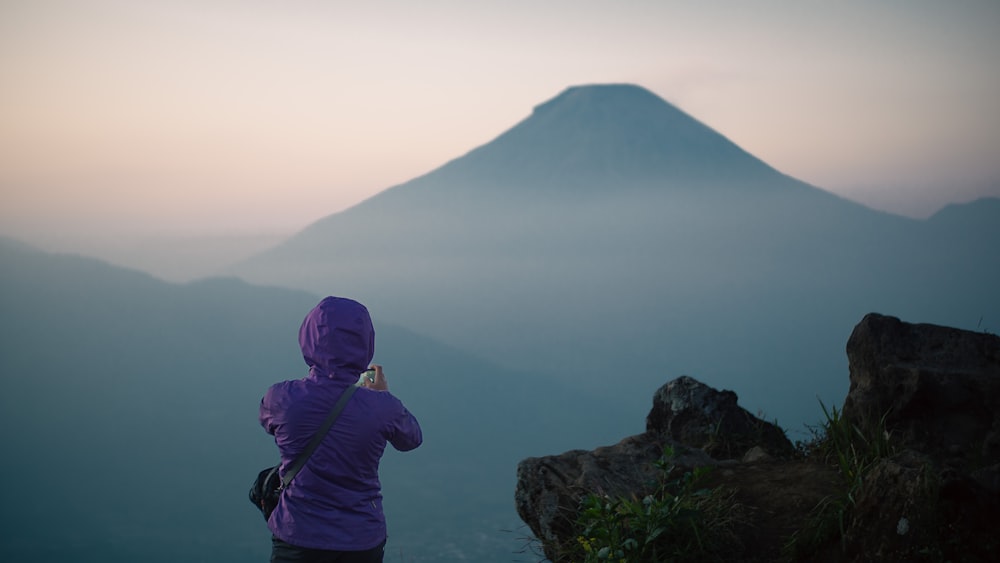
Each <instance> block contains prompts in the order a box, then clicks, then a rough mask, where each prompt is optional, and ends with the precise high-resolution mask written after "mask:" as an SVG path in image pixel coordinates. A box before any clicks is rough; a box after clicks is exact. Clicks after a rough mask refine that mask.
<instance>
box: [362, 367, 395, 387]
mask: <svg viewBox="0 0 1000 563" xmlns="http://www.w3.org/2000/svg"><path fill="white" fill-rule="evenodd" d="M368 369H373V370H375V381H369V380H368V379H365V381H364V386H365V387H367V388H368V389H373V390H375V391H388V390H389V382H387V381H386V380H385V374H384V373H382V366H380V365H378V364H374V365H372V366H370V367H369V368H368Z"/></svg>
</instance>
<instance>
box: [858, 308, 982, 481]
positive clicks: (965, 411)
mask: <svg viewBox="0 0 1000 563" xmlns="http://www.w3.org/2000/svg"><path fill="white" fill-rule="evenodd" d="M847 358H848V362H849V365H850V378H851V387H850V391H849V392H848V394H847V399H846V400H845V401H844V409H843V416H844V419H845V420H846V421H848V422H850V423H851V424H854V425H855V426H857V427H858V428H861V429H871V428H875V427H877V426H878V425H879V421H880V420H881V419H882V418H883V417H884V424H885V429H886V430H887V431H889V432H890V433H891V435H892V436H893V437H894V439H895V440H896V442H897V444H898V445H899V447H906V448H910V449H914V450H916V451H919V452H921V453H924V454H927V455H929V456H930V457H931V458H933V459H934V460H936V461H937V462H939V463H943V462H944V460H948V459H950V460H956V459H962V458H964V459H967V460H977V461H976V463H978V464H979V465H990V464H995V463H998V462H1000V441H998V428H1000V410H998V408H997V407H998V405H1000V337H997V336H996V335H992V334H985V333H978V332H970V331H965V330H959V329H955V328H948V327H942V326H936V325H929V324H909V323H904V322H902V321H900V320H899V319H897V318H894V317H887V316H882V315H878V314H874V313H872V314H869V315H866V316H865V317H864V319H862V320H861V322H860V323H858V325H857V326H856V327H855V328H854V331H853V332H852V333H851V337H850V339H849V340H848V342H847ZM984 462H986V463H984Z"/></svg>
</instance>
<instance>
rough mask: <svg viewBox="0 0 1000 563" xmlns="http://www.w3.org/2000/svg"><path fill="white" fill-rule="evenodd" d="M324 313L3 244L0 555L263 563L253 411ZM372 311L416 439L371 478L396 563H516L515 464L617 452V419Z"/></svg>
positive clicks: (300, 300) (296, 360) (282, 298)
mask: <svg viewBox="0 0 1000 563" xmlns="http://www.w3.org/2000/svg"><path fill="white" fill-rule="evenodd" d="M317 301H318V297H317V296H316V295H313V294H309V293H305V292H301V291H292V290H285V289H280V288H262V287H254V286H251V285H248V284H246V283H244V282H241V281H239V280H235V279H211V280H205V281H201V282H197V283H192V284H186V285H177V284H170V283H165V282H162V281H159V280H157V279H154V278H152V277H150V276H148V275H145V274H141V273H138V272H134V271H129V270H123V269H120V268H116V267H113V266H110V265H108V264H106V263H103V262H99V261H97V260H93V259H88V258H82V257H78V256H69V255H52V254H47V253H43V252H39V251H37V250H34V249H32V248H30V247H28V246H26V245H23V244H20V243H17V242H16V241H10V240H7V239H0V425H2V427H3V428H6V429H8V433H7V438H8V439H7V442H6V447H7V449H8V451H9V452H10V456H9V459H11V460H15V461H16V463H6V464H3V465H2V466H0V480H2V481H3V482H5V483H12V484H19V485H17V486H12V487H10V488H9V490H8V498H7V500H8V502H9V503H10V505H11V506H13V507H17V509H12V510H7V511H4V514H3V516H0V543H2V544H3V546H4V551H5V556H6V558H7V559H8V560H11V561H34V562H57V561H59V562H62V561H68V560H72V561H80V562H89V561H93V562H97V561H100V562H102V563H126V562H128V563H131V562H134V561H148V562H154V563H159V562H163V563H166V562H170V563H174V562H177V561H212V562H213V563H229V562H233V563H235V562H244V561H253V560H258V561H263V560H266V558H267V554H268V550H269V545H270V542H269V535H268V532H267V530H266V528H265V526H264V523H263V521H262V520H261V518H260V515H259V513H257V512H255V511H254V509H253V507H251V506H250V504H249V502H248V501H247V499H246V494H247V490H248V488H249V484H250V480H251V479H252V478H253V477H254V475H255V472H256V471H257V470H258V469H260V468H262V467H264V466H266V465H268V464H271V463H273V462H274V460H276V458H277V451H276V449H275V447H274V444H273V441H272V439H271V438H270V437H269V436H267V435H266V434H265V433H264V432H263V430H262V429H261V428H260V426H259V424H258V422H257V407H258V405H259V401H260V397H261V396H262V395H263V393H264V391H265V390H266V388H267V387H268V386H269V385H270V384H271V383H273V382H275V381H278V380H281V379H291V378H296V377H302V376H304V375H305V373H306V367H305V364H304V362H303V361H302V358H301V354H300V352H299V350H298V344H297V334H298V326H299V323H301V320H302V317H303V316H304V315H305V313H306V312H307V311H308V310H309V309H310V308H311V307H312V306H313V305H315V303H316V302H317ZM373 314H374V315H375V316H376V319H375V323H376V330H377V356H376V358H377V360H378V361H379V362H381V363H383V364H385V366H386V370H387V374H388V376H389V378H390V385H391V388H392V390H393V392H395V393H396V394H397V395H398V396H400V397H401V398H402V399H403V400H404V401H405V402H406V404H407V405H408V406H409V408H410V409H411V410H412V411H413V412H414V413H415V414H416V415H417V416H418V418H419V420H420V421H421V423H422V425H423V427H424V431H425V435H426V441H425V444H424V445H423V446H422V447H421V448H419V449H418V450H416V451H414V452H410V453H407V454H399V455H393V454H392V453H390V454H389V455H387V458H386V460H385V462H384V464H383V471H382V476H383V484H384V486H385V495H386V503H385V504H386V507H387V512H388V516H389V519H390V522H389V526H390V533H391V539H390V546H391V548H392V549H394V550H398V551H399V552H403V553H405V554H406V559H407V561H428V562H430V561H458V560H475V561H497V562H500V561H504V562H506V561H510V560H511V559H512V553H513V552H514V551H515V550H517V549H519V548H521V547H522V546H523V543H524V540H523V537H524V536H526V535H528V532H526V531H523V530H522V531H518V526H519V525H520V522H519V520H518V519H517V516H516V514H515V512H514V507H513V503H512V500H511V495H512V491H513V487H514V480H515V476H514V468H515V466H516V463H517V461H519V460H520V459H521V458H523V457H526V456H529V455H539V454H540V453H544V452H546V451H551V450H552V449H553V448H563V447H594V446H597V445H601V444H602V443H604V442H605V441H607V440H613V439H617V438H616V436H615V435H616V434H617V435H621V433H622V430H623V429H622V428H621V425H618V428H615V426H614V425H608V426H606V427H605V426H602V421H601V420H599V419H595V418H594V417H592V416H591V414H590V413H592V412H594V410H595V409H596V408H598V407H600V408H603V409H606V412H608V413H609V414H610V415H611V416H615V414H616V413H617V411H616V410H615V409H614V406H610V407H608V406H606V405H605V406H601V405H599V404H598V403H596V402H589V403H588V402H587V401H588V399H587V398H586V397H585V396H581V395H579V394H577V393H575V392H574V391H573V390H572V389H571V388H568V387H567V386H565V385H564V384H562V383H559V382H556V381H554V380H552V379H550V378H549V377H547V376H546V374H543V373H531V372H530V371H515V370H509V369H501V368H498V367H497V366H495V365H491V364H489V363H487V362H484V361H481V360H478V359H476V358H474V357H472V356H470V355H468V354H465V353H462V352H460V351H458V350H455V349H453V348H449V347H447V346H444V345H441V344H439V343H437V342H434V341H433V340H430V339H428V338H425V337H422V336H419V335H417V334H414V333H412V332H410V331H408V330H404V329H402V328H398V327H395V326H393V325H391V324H388V323H383V322H380V320H379V318H378V310H377V309H373ZM552 397H560V400H559V401H552V399H551V398H552ZM631 423H634V422H630V424H631ZM639 430H641V428H635V429H625V431H626V432H637V431H639ZM504 530H512V531H509V532H508V531H504Z"/></svg>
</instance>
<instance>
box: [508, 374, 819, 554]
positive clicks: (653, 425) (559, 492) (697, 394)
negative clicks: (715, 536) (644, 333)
mask: <svg viewBox="0 0 1000 563" xmlns="http://www.w3.org/2000/svg"><path fill="white" fill-rule="evenodd" d="M736 399H737V397H736V394H735V393H733V392H732V391H717V390H715V389H712V388H711V387H709V386H707V385H705V384H703V383H701V382H699V381H697V380H695V379H693V378H691V377H686V376H685V377H680V378H678V379H675V380H673V381H671V382H669V383H667V384H666V385H663V386H662V387H661V388H660V389H659V390H657V391H656V393H655V394H654V396H653V408H652V409H651V410H650V412H649V415H648V416H647V417H646V432H644V433H643V434H639V435H637V436H631V437H628V438H625V439H624V440H622V441H621V442H619V443H618V444H615V445H613V446H608V447H604V448H598V449H596V450H593V451H585V450H573V451H569V452H566V453H563V454H561V455H555V456H546V457H541V458H529V459H525V460H524V461H522V462H521V463H520V464H519V465H518V468H517V490H516V493H515V502H516V505H517V511H518V514H519V515H520V516H521V519H523V520H524V521H525V522H527V523H528V525H529V527H530V528H531V530H532V532H534V534H535V536H536V537H537V538H539V539H540V540H542V543H543V546H544V550H545V554H546V557H548V558H549V559H552V560H559V559H560V557H561V555H562V554H563V553H566V552H567V551H568V550H570V549H571V548H572V547H573V546H574V544H575V543H576V535H575V534H576V531H575V520H576V509H577V506H578V505H579V503H580V501H581V499H583V497H584V496H586V495H587V494H588V493H597V494H601V495H607V496H609V497H612V498H614V497H622V496H635V497H638V498H641V497H644V496H645V495H647V494H649V493H651V492H653V491H654V490H655V489H656V487H657V485H658V477H659V476H660V470H659V469H658V468H657V467H656V465H655V463H656V462H657V461H658V460H659V459H660V458H661V457H662V456H663V452H664V448H670V449H671V450H672V451H673V453H674V456H673V457H672V458H671V463H672V464H673V466H674V467H675V471H677V472H685V471H691V470H693V469H694V468H696V467H706V466H716V465H720V464H726V463H727V460H729V461H728V463H729V465H732V464H733V463H735V461H732V460H730V458H733V457H742V456H744V455H745V454H748V453H750V455H752V456H755V457H758V458H760V457H763V458H771V457H773V456H784V455H788V454H789V453H791V452H792V450H793V447H792V444H791V442H789V441H788V439H787V438H786V437H785V435H784V432H782V431H781V429H780V428H778V427H777V426H775V425H773V424H771V423H769V422H766V421H763V420H760V419H758V418H756V417H754V416H753V415H752V414H750V413H749V412H748V411H746V410H745V409H743V408H742V407H739V406H738V405H737V404H736ZM710 453H711V454H715V457H713V456H712V455H710ZM816 500H818V499H816Z"/></svg>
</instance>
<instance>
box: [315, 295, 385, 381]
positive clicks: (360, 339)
mask: <svg viewBox="0 0 1000 563" xmlns="http://www.w3.org/2000/svg"><path fill="white" fill-rule="evenodd" d="M299 346H301V347H302V358H303V359H305V361H306V364H308V365H309V375H310V376H313V377H317V378H322V377H328V378H332V379H336V380H339V381H345V382H349V383H354V382H356V381H357V379H358V375H359V374H360V373H361V372H362V371H364V370H365V369H367V368H368V366H369V365H370V364H371V361H372V357H374V355H375V329H374V327H372V319H371V316H369V314H368V309H367V308H365V306H364V305H362V304H361V303H358V302H357V301H354V300H352V299H347V298H344V297H327V298H325V299H323V300H322V301H320V302H319V305H316V307H314V308H313V310H312V311H309V314H307V315H306V318H305V320H304V321H302V327H301V328H299Z"/></svg>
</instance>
